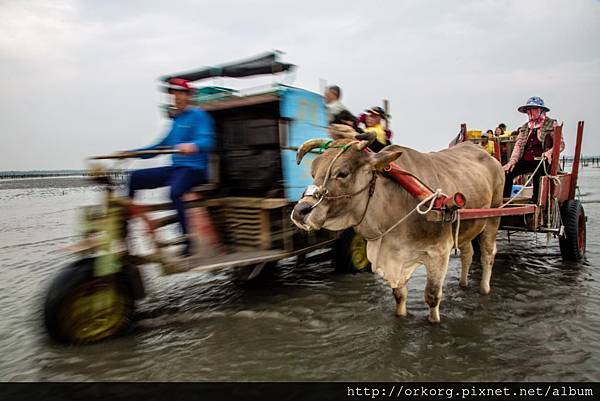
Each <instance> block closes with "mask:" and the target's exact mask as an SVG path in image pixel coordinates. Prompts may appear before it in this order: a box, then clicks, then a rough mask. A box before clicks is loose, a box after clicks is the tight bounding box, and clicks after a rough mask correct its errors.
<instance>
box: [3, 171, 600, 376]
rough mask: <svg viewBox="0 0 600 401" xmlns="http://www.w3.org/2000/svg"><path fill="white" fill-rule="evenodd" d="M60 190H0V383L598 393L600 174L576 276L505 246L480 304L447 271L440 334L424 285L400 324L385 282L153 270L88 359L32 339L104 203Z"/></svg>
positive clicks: (520, 241)
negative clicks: (456, 386) (524, 387)
mask: <svg viewBox="0 0 600 401" xmlns="http://www.w3.org/2000/svg"><path fill="white" fill-rule="evenodd" d="M64 180H65V179H53V180H52V179H51V180H48V179H44V180H32V181H31V182H26V183H23V182H21V183H20V184H19V183H15V182H11V183H10V184H9V185H7V183H8V181H0V209H1V214H0V355H1V356H0V380H67V381H71V380H164V381H170V380H182V381H187V380H241V381H245V380H344V381H359V380H367V381H373V380H388V381H400V380H415V381H417V380H425V381H431V380H435V381H437V380H466V381H476V380H491V381H497V380H528V381H529V380H544V381H546V380H577V381H579V380H600V295H599V294H600V271H599V267H600V229H598V226H597V223H598V221H600V169H596V168H584V169H583V171H582V176H581V179H580V185H581V187H582V193H583V200H584V207H585V210H586V214H587V216H588V242H587V246H588V253H587V260H586V262H584V263H582V264H566V263H564V262H563V261H562V260H561V257H560V253H559V249H558V242H557V241H556V240H554V239H552V240H551V241H550V244H549V246H546V237H545V236H544V235H539V236H538V237H537V239H536V237H535V236H533V235H529V234H514V235H512V236H511V242H510V243H508V241H507V239H506V234H505V233H501V234H500V236H499V238H500V239H499V241H498V249H499V253H498V256H497V259H496V264H495V266H494V272H493V275H492V293H491V295H489V296H481V295H479V293H478V285H477V283H478V281H479V278H480V274H481V269H480V266H479V265H478V264H477V263H476V264H475V265H474V266H473V268H472V270H471V272H472V273H471V287H470V288H469V289H467V290H463V289H461V288H460V287H459V286H458V277H459V271H460V263H459V259H458V258H457V257H452V259H451V261H450V269H449V273H448V276H447V279H446V284H445V287H444V296H443V301H442V306H441V312H442V324H440V325H437V326H432V325H430V324H429V323H428V322H427V321H426V315H427V307H426V305H425V303H424V302H423V289H424V286H425V280H424V278H425V275H424V270H417V272H416V273H415V275H414V276H413V278H412V279H411V281H410V283H409V299H408V309H409V313H410V314H411V316H409V317H408V318H406V319H399V318H396V317H395V316H394V299H393V296H392V294H391V291H390V289H389V288H388V287H387V286H386V285H385V284H384V282H383V281H382V279H380V278H379V277H378V276H376V275H373V274H357V275H348V274H334V273H333V269H332V266H331V263H330V261H329V260H328V257H327V254H325V255H320V256H319V257H318V258H316V260H313V261H310V262H307V263H303V264H296V263H295V261H294V260H291V261H287V262H286V263H283V264H280V265H279V266H278V268H277V269H275V270H274V271H272V272H269V273H268V274H266V275H265V276H264V277H259V279H257V280H254V281H250V282H245V281H241V280H238V279H236V278H235V277H234V276H233V274H232V273H229V272H225V273H219V274H212V275H209V274H182V275H176V276H169V277H159V276H158V275H157V272H156V271H155V270H153V269H152V268H149V270H146V271H144V280H145V284H146V286H147V293H148V297H147V298H146V299H145V300H144V301H142V302H141V303H140V304H139V305H138V313H137V321H136V324H135V326H134V329H133V331H132V332H131V333H129V334H128V335H126V336H123V337H120V338H115V339H111V340H109V341H105V342H102V343H99V344H96V345H92V346H86V347H63V346H58V345H55V344H52V343H51V342H50V341H49V340H48V339H47V338H46V336H45V334H44V331H43V329H42V327H41V312H40V311H41V304H42V301H43V296H44V292H45V290H46V287H47V286H48V285H49V282H50V280H51V279H52V277H53V276H54V275H55V274H56V273H57V272H58V270H59V269H60V268H61V266H62V265H64V264H65V263H67V262H68V261H69V260H70V259H69V257H67V256H65V254H64V253H63V252H62V251H61V250H60V247H61V246H64V245H66V244H69V243H70V242H72V241H73V240H74V238H75V237H74V234H75V232H76V229H75V228H76V208H77V207H78V206H80V205H83V204H91V203H94V202H95V201H96V200H97V199H98V198H99V197H100V195H101V192H99V191H98V189H97V188H95V187H91V186H83V185H81V183H78V182H77V181H76V180H75V181H73V180H71V181H70V182H69V183H66V181H64Z"/></svg>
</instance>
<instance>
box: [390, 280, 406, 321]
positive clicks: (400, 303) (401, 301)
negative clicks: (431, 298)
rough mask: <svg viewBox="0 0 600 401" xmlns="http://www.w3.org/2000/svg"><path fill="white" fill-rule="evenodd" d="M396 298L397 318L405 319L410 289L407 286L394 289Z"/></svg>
mask: <svg viewBox="0 0 600 401" xmlns="http://www.w3.org/2000/svg"><path fill="white" fill-rule="evenodd" d="M392 291H393V292H394V298H396V316H399V317H404V316H406V315H407V312H406V298H407V297H408V288H407V287H406V285H403V286H402V287H397V288H392Z"/></svg>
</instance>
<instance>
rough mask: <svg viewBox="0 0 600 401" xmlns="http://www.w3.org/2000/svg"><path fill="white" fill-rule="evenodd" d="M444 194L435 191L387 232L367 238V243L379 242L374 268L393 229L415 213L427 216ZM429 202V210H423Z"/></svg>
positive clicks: (439, 190) (440, 191)
mask: <svg viewBox="0 0 600 401" xmlns="http://www.w3.org/2000/svg"><path fill="white" fill-rule="evenodd" d="M441 194H442V190H441V189H438V190H437V191H435V192H434V193H432V194H431V195H429V196H428V197H427V198H425V199H423V200H422V201H421V202H419V203H418V204H417V206H415V207H414V208H413V209H412V210H411V211H410V212H408V214H406V215H405V216H404V217H402V218H401V219H400V220H398V221H397V222H395V223H394V224H393V225H392V226H391V227H390V228H388V229H387V230H385V231H384V232H383V233H381V234H379V235H378V236H376V237H373V238H366V237H365V239H366V240H367V241H379V244H378V246H377V253H376V254H375V263H373V267H374V268H377V266H378V263H379V253H380V252H381V243H382V242H383V237H385V236H386V235H387V234H389V233H390V232H391V231H392V230H393V229H395V228H396V227H398V226H399V225H400V224H402V222H403V221H404V220H406V219H408V218H409V217H410V216H411V215H412V214H413V213H414V212H417V213H419V214H420V215H425V214H427V213H429V212H430V211H431V210H432V209H433V206H434V205H435V200H436V199H437V198H438V197H439V196H440V195H441ZM427 202H429V206H428V207H427V209H425V210H421V207H422V206H423V205H425V204H426V203H427Z"/></svg>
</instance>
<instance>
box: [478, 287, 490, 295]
mask: <svg viewBox="0 0 600 401" xmlns="http://www.w3.org/2000/svg"><path fill="white" fill-rule="evenodd" d="M490 291H491V289H490V286H489V285H488V286H482V287H480V288H479V293H480V294H481V295H489V294H490Z"/></svg>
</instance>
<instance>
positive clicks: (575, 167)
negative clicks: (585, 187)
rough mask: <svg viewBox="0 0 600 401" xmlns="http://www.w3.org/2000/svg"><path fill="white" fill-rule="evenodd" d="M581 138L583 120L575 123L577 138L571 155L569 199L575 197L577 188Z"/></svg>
mask: <svg viewBox="0 0 600 401" xmlns="http://www.w3.org/2000/svg"><path fill="white" fill-rule="evenodd" d="M582 139H583V121H579V122H578V123H577V139H576V142H575V155H574V156H573V165H572V166H571V188H570V190H569V199H573V198H575V191H576V190H577V176H578V175H579V158H580V155H581V141H582Z"/></svg>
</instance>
